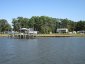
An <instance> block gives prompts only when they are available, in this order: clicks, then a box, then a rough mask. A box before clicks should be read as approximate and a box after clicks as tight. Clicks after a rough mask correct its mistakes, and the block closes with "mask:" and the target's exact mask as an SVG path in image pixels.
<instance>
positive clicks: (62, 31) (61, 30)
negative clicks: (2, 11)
mask: <svg viewBox="0 0 85 64" xmlns="http://www.w3.org/2000/svg"><path fill="white" fill-rule="evenodd" d="M67 32H68V29H67V28H58V29H57V33H67Z"/></svg>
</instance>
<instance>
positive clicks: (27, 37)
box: [9, 34, 36, 39]
mask: <svg viewBox="0 0 85 64" xmlns="http://www.w3.org/2000/svg"><path fill="white" fill-rule="evenodd" d="M9 37H10V38H15V39H33V38H35V37H36V35H35V34H10V35H9Z"/></svg>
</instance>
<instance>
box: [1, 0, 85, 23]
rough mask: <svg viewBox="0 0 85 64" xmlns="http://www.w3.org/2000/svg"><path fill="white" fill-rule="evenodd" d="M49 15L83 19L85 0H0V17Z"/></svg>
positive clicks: (9, 20)
mask: <svg viewBox="0 0 85 64" xmlns="http://www.w3.org/2000/svg"><path fill="white" fill-rule="evenodd" d="M19 16H22V17H27V18H31V17H32V16H49V17H53V18H68V19H70V20H73V21H79V20H85V0H0V19H2V18H3V19H6V20H8V22H9V23H11V22H12V19H13V18H17V17H19Z"/></svg>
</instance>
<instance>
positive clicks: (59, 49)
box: [0, 37, 85, 64]
mask: <svg viewBox="0 0 85 64" xmlns="http://www.w3.org/2000/svg"><path fill="white" fill-rule="evenodd" d="M0 64H85V38H83V37H81V38H79V37H69V38H66V37H65V38H63V37H60V38H38V39H28V40H26V39H8V38H0Z"/></svg>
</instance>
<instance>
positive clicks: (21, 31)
mask: <svg viewBox="0 0 85 64" xmlns="http://www.w3.org/2000/svg"><path fill="white" fill-rule="evenodd" d="M19 31H20V33H25V34H37V31H34V29H33V28H29V29H27V28H21V29H19Z"/></svg>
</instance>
